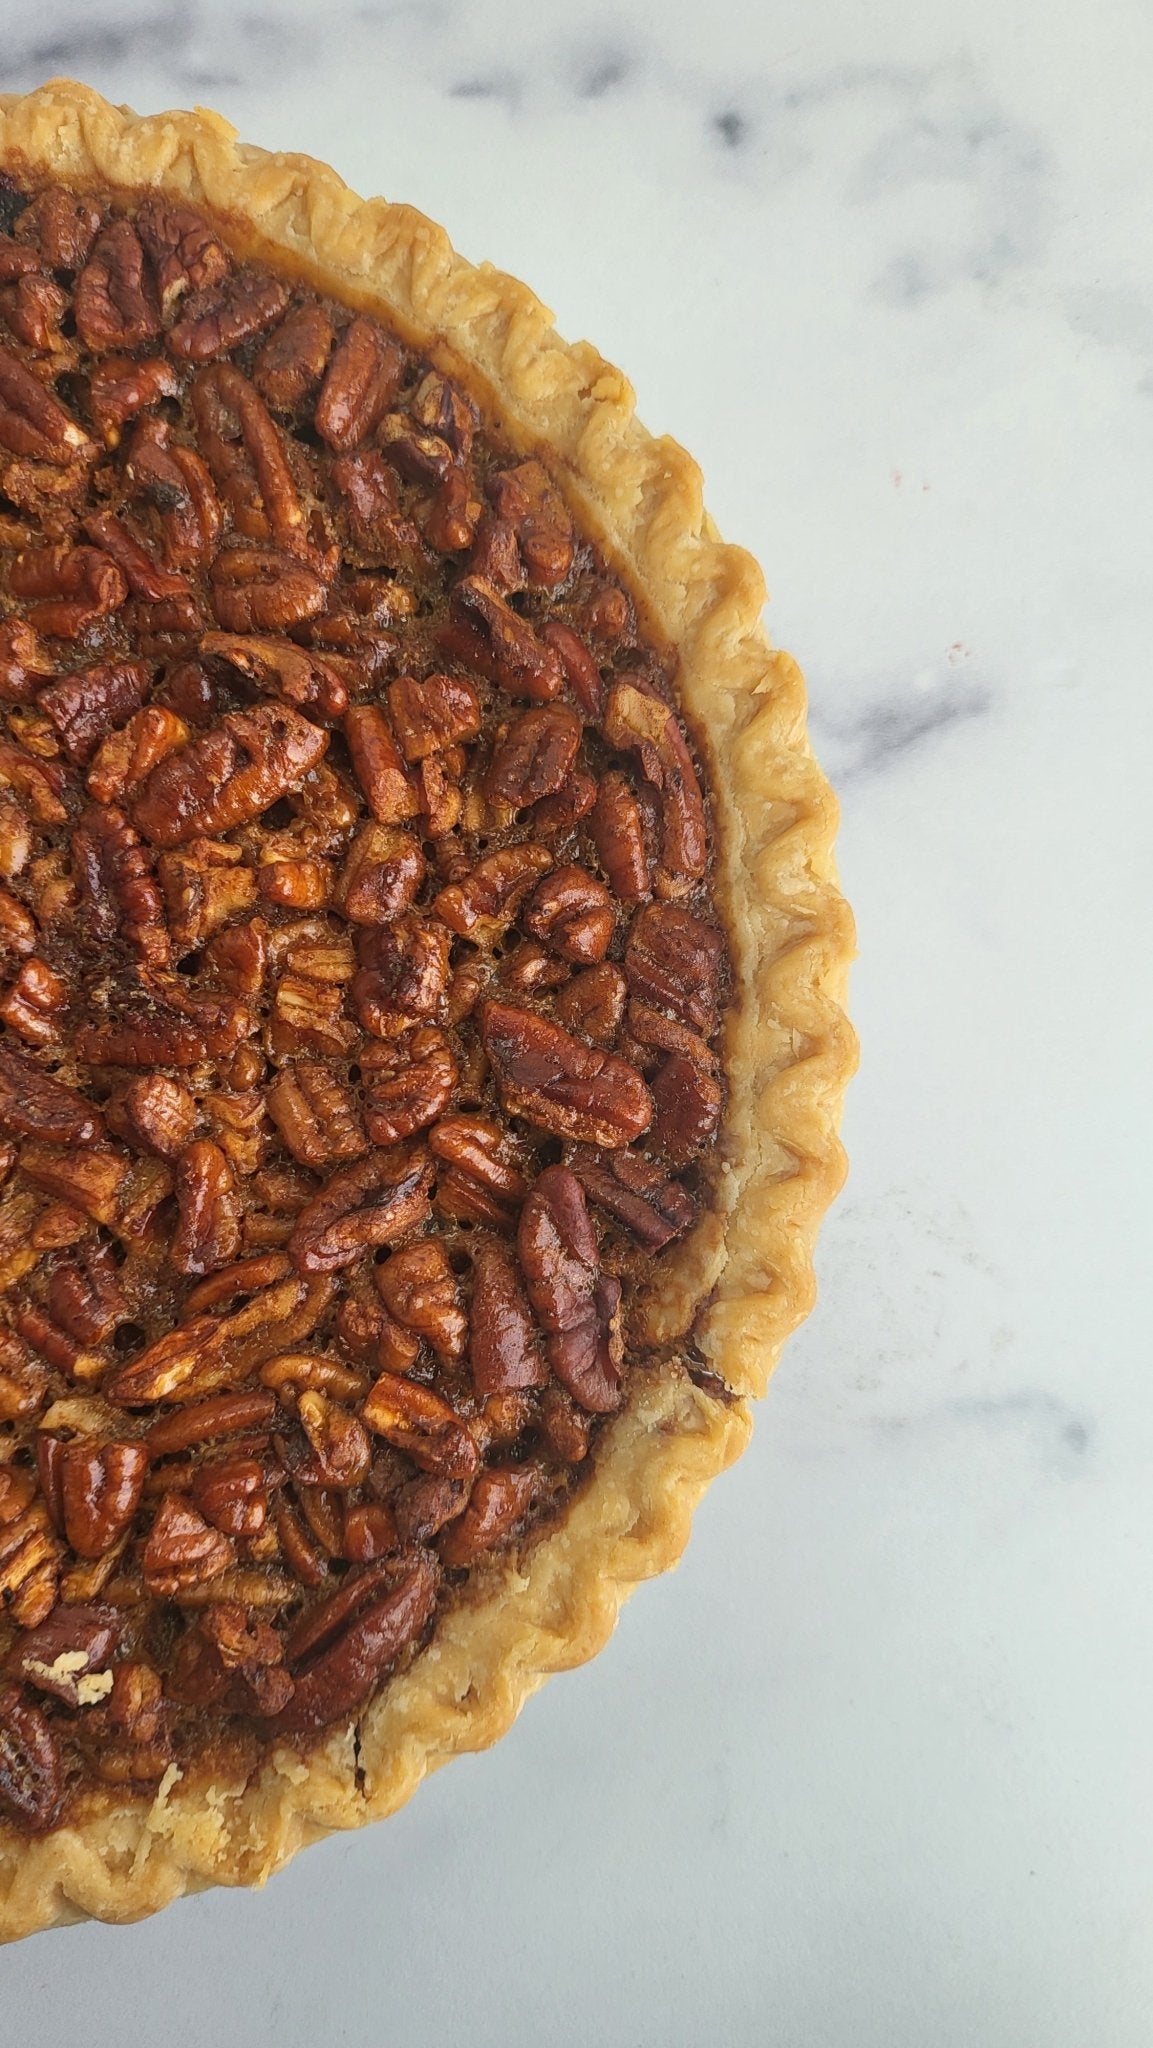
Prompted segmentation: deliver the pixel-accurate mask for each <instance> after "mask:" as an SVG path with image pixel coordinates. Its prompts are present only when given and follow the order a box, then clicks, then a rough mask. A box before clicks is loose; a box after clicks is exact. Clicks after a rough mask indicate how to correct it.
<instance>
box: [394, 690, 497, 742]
mask: <svg viewBox="0 0 1153 2048" xmlns="http://www.w3.org/2000/svg"><path fill="white" fill-rule="evenodd" d="M388 710H389V716H390V718H391V720H392V723H393V726H394V728H395V731H396V734H397V737H398V739H399V741H400V745H401V751H402V752H403V754H404V758H405V760H406V761H423V760H424V759H425V757H426V755H428V754H436V753H439V752H440V751H441V749H442V748H444V747H452V746H455V745H456V744H457V743H458V741H460V740H471V739H475V738H476V735H477V733H478V732H479V731H480V723H481V714H480V699H479V697H478V696H477V693H476V691H475V689H474V688H473V685H472V684H471V683H470V682H468V681H466V680H465V678H464V677H463V676H441V675H432V676H425V677H424V678H423V679H418V678H417V677H415V676H398V677H397V678H396V681H395V682H392V683H390V684H389V686H388Z"/></svg>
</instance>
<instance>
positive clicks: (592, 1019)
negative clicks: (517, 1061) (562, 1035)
mask: <svg viewBox="0 0 1153 2048" xmlns="http://www.w3.org/2000/svg"><path fill="white" fill-rule="evenodd" d="M627 993H628V989H627V984H626V982H625V978H624V975H623V974H622V973H621V971H620V968H619V967H614V966H613V965H612V963H611V961H608V960H606V961H604V962H602V964H601V965H600V966H599V967H590V968H589V969H588V970H587V972H585V973H584V974H575V975H574V976H573V978H572V980H571V981H570V982H569V983H568V984H567V985H566V986H565V987H564V988H562V989H561V990H560V991H559V992H558V994H557V995H556V997H555V998H554V1001H553V1012H554V1015H555V1017H556V1020H557V1022H558V1024H563V1025H564V1027H565V1029H566V1031H579V1032H580V1034H581V1036H582V1037H583V1038H591V1039H592V1041H593V1044H594V1045H606V1046H607V1045H612V1043H613V1041H614V1040H615V1038H616V1035H617V1033H618V1031H619V1030H620V1027H621V1020H622V1018H623V1017H624V1013H625V997H626V995H627Z"/></svg>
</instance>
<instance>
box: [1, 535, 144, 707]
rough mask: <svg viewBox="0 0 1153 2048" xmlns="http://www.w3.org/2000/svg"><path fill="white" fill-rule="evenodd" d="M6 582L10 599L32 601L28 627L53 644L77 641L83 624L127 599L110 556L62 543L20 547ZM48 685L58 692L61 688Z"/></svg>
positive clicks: (125, 586)
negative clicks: (52, 638)
mask: <svg viewBox="0 0 1153 2048" xmlns="http://www.w3.org/2000/svg"><path fill="white" fill-rule="evenodd" d="M8 584H9V588H10V589H11V591H12V594H13V596H15V597H19V598H23V599H25V600H37V601H36V602H33V603H32V608H31V610H30V611H29V613H28V619H29V623H30V624H31V625H32V626H34V627H35V628H36V630H37V632H39V633H48V634H50V635H52V636H53V637H54V638H55V639H58V640H76V639H78V638H79V637H80V635H81V633H83V632H84V630H85V628H86V627H87V626H91V625H92V624H94V622H95V621H96V620H97V619H99V618H102V617H104V616H105V614H106V613H108V612H114V611H117V610H119V608H120V606H121V605H122V604H123V603H124V601H125V599H126V598H127V596H128V584H127V581H126V579H125V576H124V572H123V570H122V569H121V568H119V567H118V565H117V564H116V563H115V562H114V561H113V560H112V557H111V555H106V554H105V552H104V550H103V548H89V547H72V546H70V545H69V544H68V543H67V542H62V543H60V544H53V545H52V546H51V547H43V548H25V549H23V550H22V552H21V553H20V554H18V555H17V556H16V559H15V561H14V562H13V564H12V567H11V568H10V569H9V571H8ZM129 665H130V664H125V666H129ZM53 687H54V688H55V689H57V690H59V689H61V688H63V687H64V685H63V684H59V683H58V684H55V685H53ZM139 702H140V699H139V697H137V698H136V699H135V700H134V701H133V702H132V703H131V704H130V705H129V706H128V710H130V711H134V710H135V709H136V706H137V704H138V703H139ZM47 708H48V707H47V706H45V709H47ZM125 715H127V713H126V714H125Z"/></svg>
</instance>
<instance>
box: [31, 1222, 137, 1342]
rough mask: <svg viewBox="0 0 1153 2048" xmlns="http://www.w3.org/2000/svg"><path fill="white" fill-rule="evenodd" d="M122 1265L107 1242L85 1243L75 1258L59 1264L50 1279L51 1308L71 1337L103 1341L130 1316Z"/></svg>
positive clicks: (83, 1340)
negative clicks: (120, 1266)
mask: <svg viewBox="0 0 1153 2048" xmlns="http://www.w3.org/2000/svg"><path fill="white" fill-rule="evenodd" d="M118 1274H119V1268H118V1266H117V1264H116V1261H115V1259H114V1258H113V1256H112V1253H111V1251H110V1249H109V1247H108V1246H107V1245H105V1244H85V1245H82V1246H81V1248H80V1250H79V1251H78V1253H77V1255H76V1258H75V1259H73V1260H69V1261H66V1262H65V1263H64V1264H63V1265H60V1266H57V1268H56V1270H55V1272H54V1273H53V1275H52V1278H51V1279H50V1281H49V1282H48V1309H49V1313H50V1314H51V1316H52V1318H53V1321H54V1322H57V1323H59V1325H60V1327H61V1329H63V1330H66V1331H67V1332H68V1335H69V1336H70V1337H77V1338H79V1340H80V1342H81V1343H82V1344H103V1343H105V1342H106V1340H107V1339H108V1338H109V1337H111V1335H112V1332H113V1331H114V1330H115V1328H116V1326H117V1324H118V1323H122V1322H125V1321H126V1320H127V1317H128V1303H127V1302H126V1300H125V1298H124V1290H123V1288H122V1287H121V1285H120V1280H119V1277H118Z"/></svg>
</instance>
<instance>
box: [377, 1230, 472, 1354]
mask: <svg viewBox="0 0 1153 2048" xmlns="http://www.w3.org/2000/svg"><path fill="white" fill-rule="evenodd" d="M373 1277H374V1278H375V1281H376V1285H377V1288H378V1289H379V1292H380V1298H381V1300H382V1301H383V1303H384V1305H385V1307H386V1308H387V1310H388V1312H389V1314H390V1315H391V1316H393V1317H394V1318H395V1320H396V1321H397V1322H398V1323H399V1324H400V1325H401V1327H402V1329H406V1330H411V1331H413V1333H414V1335H416V1336H418V1337H424V1338H425V1339H426V1340H427V1342H428V1343H429V1344H431V1345H432V1348H433V1350H434V1351H435V1352H437V1354H438V1355H439V1356H440V1357H441V1358H445V1359H453V1358H459V1357H461V1355H462V1353H463V1351H464V1342H465V1336H466V1334H467V1331H468V1317H467V1316H466V1315H465V1312H464V1309H463V1307H462V1305H461V1291H460V1284H459V1282H458V1280H457V1277H456V1274H455V1273H454V1272H453V1270H452V1266H451V1265H450V1263H449V1257H448V1253H447V1252H446V1251H445V1248H444V1246H443V1244H441V1243H440V1242H439V1240H438V1239H436V1238H425V1239H422V1240H421V1241H420V1242H419V1243H417V1244H409V1245H404V1246H402V1248H401V1250H400V1251H398V1252H393V1254H392V1256H391V1258H388V1259H386V1260H385V1261H384V1264H383V1265H382V1266H376V1267H375V1268H374V1271H373Z"/></svg>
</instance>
